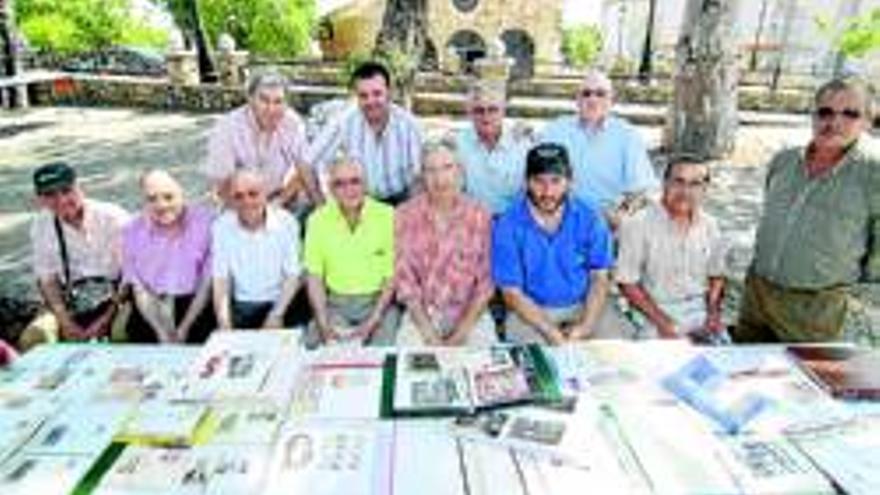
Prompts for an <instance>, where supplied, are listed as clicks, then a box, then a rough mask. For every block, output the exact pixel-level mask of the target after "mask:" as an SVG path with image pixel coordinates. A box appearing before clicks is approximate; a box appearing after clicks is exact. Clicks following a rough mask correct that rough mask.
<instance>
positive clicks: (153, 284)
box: [122, 170, 216, 343]
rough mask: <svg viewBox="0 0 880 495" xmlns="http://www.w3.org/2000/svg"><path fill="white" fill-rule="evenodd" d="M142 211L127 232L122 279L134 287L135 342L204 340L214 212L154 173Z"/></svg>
mask: <svg viewBox="0 0 880 495" xmlns="http://www.w3.org/2000/svg"><path fill="white" fill-rule="evenodd" d="M140 186H141V192H142V195H143V199H144V212H143V214H141V215H140V216H138V217H137V218H135V219H134V220H132V221H131V223H129V224H128V225H127V226H126V227H125V231H124V232H123V244H122V245H123V249H122V259H123V263H122V279H123V282H125V283H127V284H129V285H130V286H131V288H132V295H133V296H134V297H133V299H134V311H133V312H132V317H131V318H130V320H129V324H128V330H129V332H128V334H129V335H128V336H129V340H132V341H135V342H168V343H176V342H198V343H201V342H204V341H205V340H206V339H207V337H208V334H209V333H210V332H211V331H212V330H213V329H214V326H215V325H216V323H215V322H214V318H213V311H211V305H210V304H208V302H209V301H210V297H211V295H210V291H211V275H210V273H211V272H210V270H211V265H210V263H211V223H212V222H213V220H214V212H213V210H212V209H210V208H207V207H204V206H199V205H193V204H187V203H186V201H185V198H184V194H183V188H182V187H181V186H180V183H178V182H177V180H175V179H174V177H172V176H171V175H170V174H169V173H168V172H165V171H163V170H151V171H149V172H147V173H146V174H144V175H143V176H142V177H141V180H140Z"/></svg>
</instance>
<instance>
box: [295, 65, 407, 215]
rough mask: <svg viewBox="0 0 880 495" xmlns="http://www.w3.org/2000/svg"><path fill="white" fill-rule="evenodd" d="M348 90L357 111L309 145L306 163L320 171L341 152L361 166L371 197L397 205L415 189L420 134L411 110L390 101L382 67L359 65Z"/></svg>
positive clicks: (348, 113) (387, 77)
mask: <svg viewBox="0 0 880 495" xmlns="http://www.w3.org/2000/svg"><path fill="white" fill-rule="evenodd" d="M350 86H351V90H352V92H353V93H354V96H355V97H356V98H357V107H352V108H351V109H349V110H347V111H346V112H344V113H343V115H341V116H340V117H339V118H338V119H337V120H336V121H335V122H333V123H331V124H330V125H328V126H327V127H326V128H324V129H323V130H322V131H321V132H320V133H319V134H318V136H317V137H316V138H315V140H314V141H313V142H312V143H311V145H310V146H309V153H308V154H309V156H308V162H309V165H311V166H312V168H313V169H314V170H315V171H318V172H322V173H323V171H324V168H325V167H326V166H327V165H328V164H330V163H331V162H332V161H333V159H334V158H335V157H337V156H339V155H340V154H344V155H346V156H348V157H349V158H351V159H352V160H355V161H356V162H358V163H360V164H361V165H362V166H363V167H364V175H365V176H366V179H367V192H368V193H369V194H370V196H372V197H374V198H376V199H378V200H380V201H383V202H385V203H389V204H391V205H397V204H398V203H400V202H401V201H403V200H405V199H406V198H407V197H409V195H411V194H412V192H413V187H414V186H415V185H416V182H417V179H418V175H419V159H420V158H421V157H420V154H421V148H422V131H421V129H420V128H419V125H418V122H417V121H416V118H415V117H414V116H413V115H412V114H411V113H410V112H409V111H407V110H405V109H403V108H401V107H399V106H397V105H395V104H394V103H392V102H391V75H390V74H389V73H388V70H387V69H386V68H385V67H384V66H382V65H381V64H378V63H376V62H365V63H363V64H361V65H360V66H359V67H358V68H356V69H355V70H354V72H353V73H352V76H351V82H350Z"/></svg>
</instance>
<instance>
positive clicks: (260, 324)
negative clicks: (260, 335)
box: [212, 170, 300, 330]
mask: <svg viewBox="0 0 880 495" xmlns="http://www.w3.org/2000/svg"><path fill="white" fill-rule="evenodd" d="M229 200H230V204H231V210H229V211H227V212H225V213H224V214H223V215H222V216H220V218H218V219H217V221H216V222H214V226H213V229H212V235H213V242H212V255H213V259H212V273H213V294H214V311H215V313H216V315H217V325H218V327H219V328H221V329H224V330H228V329H231V328H267V329H277V328H284V327H286V326H290V324H291V323H292V321H291V315H290V314H289V311H288V307H289V306H290V303H291V301H292V300H293V297H294V295H295V294H296V291H297V289H299V285H300V280H299V275H300V264H299V224H297V221H296V219H295V218H294V217H293V216H292V215H291V214H290V213H288V212H287V211H285V210H283V209H281V208H279V207H276V206H273V205H269V204H268V187H267V186H266V179H265V178H264V177H263V176H262V175H261V174H260V173H259V172H256V171H253V170H237V171H235V172H234V173H233V174H232V177H230V179H229Z"/></svg>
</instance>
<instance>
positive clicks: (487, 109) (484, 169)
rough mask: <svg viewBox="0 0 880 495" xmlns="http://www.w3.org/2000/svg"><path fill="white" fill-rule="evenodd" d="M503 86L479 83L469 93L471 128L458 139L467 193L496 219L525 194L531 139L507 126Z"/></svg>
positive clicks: (523, 132)
mask: <svg viewBox="0 0 880 495" xmlns="http://www.w3.org/2000/svg"><path fill="white" fill-rule="evenodd" d="M505 108H506V103H505V93H504V86H503V85H502V84H500V83H496V82H492V81H477V82H476V83H474V84H473V85H472V86H471V88H470V91H469V92H468V101H467V111H468V115H469V116H470V120H471V123H472V125H468V126H466V127H465V128H463V129H461V130H460V131H459V132H458V135H457V136H456V141H455V149H456V159H457V160H458V162H459V163H461V164H462V166H463V167H464V174H465V191H466V192H467V194H468V195H469V196H471V197H472V198H474V199H476V200H478V201H479V202H481V203H482V204H483V205H484V206H485V207H486V208H488V209H489V211H490V212H492V214H493V215H499V214H501V213H503V212H504V210H506V209H507V207H508V206H509V205H510V203H511V202H513V200H514V198H515V197H516V195H517V194H518V193H519V192H520V191H521V190H522V186H523V184H522V179H523V170H524V169H525V164H526V152H527V151H528V149H529V147H530V146H531V144H532V143H531V139H530V138H529V137H528V135H527V134H526V132H525V130H524V128H523V127H514V126H512V125H508V124H506V123H505V122H504V113H505Z"/></svg>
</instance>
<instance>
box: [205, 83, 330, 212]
mask: <svg viewBox="0 0 880 495" xmlns="http://www.w3.org/2000/svg"><path fill="white" fill-rule="evenodd" d="M286 83H287V80H286V79H285V78H284V77H283V76H281V75H280V74H278V73H277V72H271V71H270V72H265V73H261V74H258V75H256V76H254V77H253V78H252V79H251V80H250V81H249V82H248V87H247V94H248V102H247V104H246V105H244V106H243V107H241V108H237V109H235V110H233V111H232V112H230V113H229V114H227V115H225V116H224V117H223V118H221V119H220V120H219V121H218V122H217V124H216V125H215V126H214V129H213V130H212V131H211V135H210V138H209V140H208V158H207V161H206V162H205V166H204V169H203V170H202V172H203V173H204V175H205V176H206V177H207V179H208V181H209V183H210V186H211V188H212V191H213V192H214V193H215V194H216V195H217V196H218V197H219V199H220V200H221V201H223V202H224V203H228V200H229V197H228V196H229V194H228V187H229V177H230V176H231V175H232V173H233V172H234V171H235V170H237V169H240V168H246V169H255V170H260V171H261V172H262V173H263V174H264V175H265V177H266V179H267V187H268V189H269V195H270V197H272V198H274V199H277V200H278V202H279V203H280V204H286V203H291V202H307V201H318V200H319V199H320V197H319V194H320V193H319V191H318V188H317V182H316V181H315V179H314V176H313V175H312V174H311V170H310V169H309V168H308V167H306V166H304V159H305V153H306V138H305V129H304V126H303V123H302V120H301V119H300V118H299V116H298V115H297V114H296V112H295V111H294V110H293V109H291V108H289V107H288V106H287V103H286V101H285V92H286Z"/></svg>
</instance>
